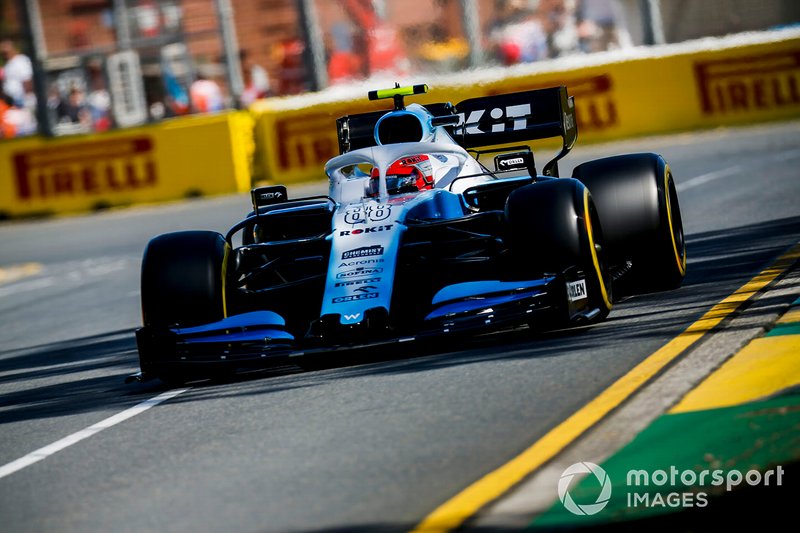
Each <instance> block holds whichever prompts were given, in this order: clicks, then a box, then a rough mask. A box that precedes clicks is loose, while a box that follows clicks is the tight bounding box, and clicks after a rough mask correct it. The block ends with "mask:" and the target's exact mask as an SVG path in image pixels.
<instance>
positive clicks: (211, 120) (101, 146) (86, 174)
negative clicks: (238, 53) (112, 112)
mask: <svg viewBox="0 0 800 533" xmlns="http://www.w3.org/2000/svg"><path fill="white" fill-rule="evenodd" d="M252 132H253V119H252V117H251V115H250V114H249V113H248V112H241V111H239V112H228V113H221V114H217V115H206V116H191V117H182V118H176V119H171V120H166V121H164V122H161V123H159V124H153V125H148V126H141V127H137V128H130V129H125V130H119V131H113V132H109V133H103V134H94V135H84V136H73V137H64V138H55V139H44V138H40V137H33V138H21V139H12V140H6V141H2V142H0V216H12V217H13V216H29V215H37V214H52V213H66V212H77V211H86V210H89V209H94V208H97V207H102V206H116V205H129V204H136V203H148V202H158V201H164V200H174V199H178V198H183V197H186V196H194V195H214V194H222V193H230V192H235V191H246V190H249V188H250V183H251V168H250V166H251V159H252V154H253V151H254V143H253V135H252Z"/></svg>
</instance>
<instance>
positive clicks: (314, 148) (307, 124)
mask: <svg viewBox="0 0 800 533" xmlns="http://www.w3.org/2000/svg"><path fill="white" fill-rule="evenodd" d="M275 134H276V141H277V145H278V146H277V148H278V168H279V169H280V170H284V171H285V170H290V169H295V168H314V169H317V170H318V169H320V168H322V166H323V165H324V164H325V163H326V162H327V161H328V159H330V158H332V157H334V156H335V155H338V153H339V141H338V140H337V138H336V119H335V118H331V116H330V115H329V114H327V113H319V114H317V113H315V114H311V115H306V116H295V117H292V118H288V119H278V121H277V122H276V124H275Z"/></svg>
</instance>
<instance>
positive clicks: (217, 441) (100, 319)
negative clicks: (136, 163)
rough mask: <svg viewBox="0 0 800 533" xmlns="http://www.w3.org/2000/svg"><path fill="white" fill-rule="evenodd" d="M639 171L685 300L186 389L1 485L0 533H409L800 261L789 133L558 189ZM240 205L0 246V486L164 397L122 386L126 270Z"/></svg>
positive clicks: (151, 389) (35, 224) (601, 150)
mask: <svg viewBox="0 0 800 533" xmlns="http://www.w3.org/2000/svg"><path fill="white" fill-rule="evenodd" d="M651 150H652V151H657V152H660V153H662V154H663V155H664V156H665V157H666V158H667V160H668V161H669V163H670V165H671V167H672V169H673V172H674V174H675V177H676V180H677V183H678V190H679V196H680V200H681V207H682V210H683V218H684V225H685V230H686V233H687V240H688V250H689V264H688V275H687V279H686V282H685V284H684V286H683V287H682V288H681V289H679V290H677V291H673V292H670V293H665V294H658V295H650V296H646V297H638V298H634V299H630V300H628V301H626V302H624V303H622V304H619V305H618V306H617V307H616V308H615V310H614V311H613V312H612V314H611V316H610V320H609V321H608V322H606V323H604V324H602V325H599V326H596V327H592V328H588V329H584V330H575V331H572V332H570V333H569V334H551V335H540V336H538V337H533V338H532V337H530V336H528V335H526V334H524V333H516V334H511V335H502V336H499V337H495V338H490V339H485V340H482V341H480V342H478V343H472V344H464V345H461V346H453V347H452V348H451V349H452V351H448V352H446V353H439V354H434V355H430V354H419V353H415V352H413V351H409V352H408V353H403V354H399V356H398V355H395V356H393V357H391V358H389V357H387V356H386V354H385V353H376V354H374V357H375V359H376V362H372V363H366V364H357V365H352V366H344V367H341V368H336V369H332V370H326V371H319V372H305V373H304V372H300V371H299V370H298V369H296V368H292V367H287V368H281V369H275V370H271V371H267V372H255V373H251V374H247V375H243V376H240V378H239V379H235V380H233V381H230V382H226V383H207V384H199V385H194V386H192V388H191V389H190V390H188V391H186V392H183V393H181V394H179V395H177V396H176V397H174V398H172V399H169V400H167V401H165V402H164V403H161V404H159V405H157V406H155V407H153V408H152V409H150V410H147V411H144V412H142V413H141V414H138V416H134V417H132V418H128V419H126V420H124V421H122V422H120V423H119V424H117V425H114V426H113V427H109V428H107V429H104V430H103V431H100V432H99V433H97V434H94V435H92V436H90V437H88V438H85V439H84V440H80V441H79V442H75V443H74V444H73V445H71V446H69V447H66V448H64V449H63V450H61V451H59V452H58V453H55V454H53V455H51V456H49V457H47V458H46V459H43V460H41V461H38V462H35V463H32V464H30V466H27V467H25V468H22V469H20V470H18V471H15V472H13V473H10V474H8V475H5V476H4V477H0V529H2V530H3V531H55V530H58V531H111V530H113V531H142V530H159V531H223V530H224V531H298V530H302V531H337V530H341V531H344V530H354V529H355V530H358V529H362V530H376V529H378V530H384V529H385V530H395V529H397V530H406V529H409V528H412V527H413V526H414V525H415V524H417V523H418V522H419V521H420V520H421V519H423V518H424V517H425V516H426V515H427V514H428V513H429V512H430V511H432V510H433V509H434V508H435V507H436V506H437V505H439V504H441V503H442V502H444V501H445V500H447V499H448V498H450V497H451V496H453V495H454V494H456V493H457V492H459V490H461V489H463V488H464V487H466V486H467V485H469V484H470V483H472V482H473V481H475V480H476V479H478V478H480V477H481V476H482V475H483V474H485V473H487V472H489V471H491V470H493V469H495V468H497V467H498V466H500V465H502V464H504V463H505V462H506V461H508V460H509V459H511V458H512V457H514V456H516V455H517V454H518V453H519V452H521V451H522V450H524V449H525V448H527V447H528V446H529V445H530V444H531V443H533V442H534V441H536V440H537V439H538V438H539V437H541V436H542V435H544V434H545V433H546V432H547V431H548V430H549V429H551V428H552V427H554V426H555V425H557V424H558V423H559V422H561V421H562V420H564V419H565V418H566V417H568V416H569V415H570V414H571V413H573V412H575V411H576V410H577V409H579V408H580V407H581V406H583V405H585V404H586V403H587V402H588V401H589V400H591V399H592V398H594V397H595V396H596V395H597V394H598V393H600V392H601V391H602V390H603V389H604V388H606V387H607V386H608V385H610V384H611V383H613V382H614V381H615V380H616V379H617V378H618V377H620V376H621V375H623V374H624V373H625V372H626V371H627V370H629V369H630V368H632V367H633V366H635V365H636V364H637V363H638V362H640V361H642V360H643V359H645V358H646V357H647V356H648V355H649V354H651V353H652V352H653V351H655V350H656V349H658V348H659V347H660V346H663V345H664V344H665V343H666V342H668V341H669V340H670V339H671V338H673V337H674V336H675V335H676V334H678V333H680V332H681V331H682V330H683V329H684V328H685V327H686V326H688V325H689V324H691V323H692V322H693V321H694V320H696V319H697V318H698V317H700V316H701V315H702V314H703V313H704V312H706V311H708V310H709V309H710V308H711V307H712V306H713V305H714V304H716V303H717V302H719V301H720V300H722V299H723V298H725V297H726V296H727V295H729V294H730V293H731V292H733V291H734V290H736V289H737V288H738V287H740V286H741V285H742V284H743V283H745V282H746V281H747V280H749V279H750V278H751V277H752V276H753V275H754V274H756V273H758V272H759V271H760V270H761V269H762V268H763V267H765V266H766V265H767V264H768V263H770V261H771V260H773V259H774V258H775V257H777V256H778V255H780V254H781V252H783V251H785V250H786V249H787V248H788V247H789V246H791V245H793V244H795V243H796V242H797V241H798V240H800V207H798V206H800V202H799V200H800V180H799V179H798V178H799V177H800V173H799V172H798V170H797V169H798V166H799V165H800V122H789V123H781V124H772V125H765V126H756V127H748V128H738V129H720V130H717V131H709V132H703V133H697V134H682V135H675V136H665V137H658V138H649V139H642V140H637V141H635V142H628V143H617V144H609V145H602V146H600V145H598V146H591V147H588V148H585V149H576V151H575V152H574V155H571V156H568V158H567V162H566V163H565V164H563V165H562V174H563V175H568V173H569V172H570V171H571V168H572V166H574V165H575V164H577V163H579V162H581V161H583V160H586V159H591V158H595V157H601V156H604V155H609V154H613V153H622V152H630V151H651ZM540 159H541V158H540ZM303 189H304V191H305V192H308V191H315V192H318V190H319V187H318V186H317V187H314V186H311V187H305V188H303ZM292 192H293V191H292V190H290V194H292ZM247 202H248V200H247V198H246V197H245V196H233V197H224V198H215V199H208V200H196V201H191V202H183V203H178V204H172V205H163V206H154V207H142V208H136V209H130V210H121V211H114V212H107V213H101V214H96V215H89V216H81V217H74V218H62V219H53V220H47V221H32V222H14V223H6V224H4V225H2V226H0V267H8V266H10V265H19V264H25V263H31V262H33V263H39V264H41V269H38V270H36V269H33V270H31V272H34V273H33V275H28V276H27V277H25V278H23V279H18V280H16V281H10V282H7V283H4V284H2V285H0V324H2V327H0V468H2V466H3V465H7V464H9V463H11V462H12V461H15V460H17V459H19V458H21V457H23V456H25V455H26V454H28V453H30V452H32V451H34V450H38V449H40V448H42V447H44V446H47V445H50V444H52V443H54V442H56V441H59V439H62V438H64V437H67V436H70V435H74V434H75V433H76V432H79V431H81V430H84V429H85V428H87V427H90V426H92V425H93V424H96V423H98V422H100V421H102V420H104V419H107V418H108V417H111V416H113V415H116V414H118V413H120V412H122V411H125V410H126V409H129V408H131V407H133V406H135V405H137V404H140V403H141V402H143V401H145V400H148V399H151V398H153V397H155V396H157V395H159V394H161V393H162V392H164V391H165V390H166V389H165V388H163V386H160V385H159V384H158V383H155V382H151V383H145V384H133V385H124V384H123V379H124V377H125V376H126V375H128V374H130V373H132V372H134V371H135V370H136V369H137V368H136V367H137V361H136V352H135V344H134V340H133V331H134V329H135V328H136V327H137V325H138V324H139V321H140V316H139V301H138V275H139V264H140V259H141V253H142V250H143V249H144V246H145V244H146V243H147V241H148V239H149V238H150V237H152V236H154V235H156V234H158V233H163V232H167V231H173V230H178V229H204V228H205V229H214V230H219V231H225V230H226V229H227V228H228V227H229V226H230V225H232V224H233V223H234V222H235V221H237V220H238V219H239V218H240V217H241V216H242V215H243V214H244V212H245V210H246V209H247Z"/></svg>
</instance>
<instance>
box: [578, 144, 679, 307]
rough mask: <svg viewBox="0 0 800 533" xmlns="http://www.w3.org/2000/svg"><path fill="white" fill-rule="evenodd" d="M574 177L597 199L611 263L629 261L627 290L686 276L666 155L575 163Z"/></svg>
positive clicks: (669, 285) (674, 283)
mask: <svg viewBox="0 0 800 533" xmlns="http://www.w3.org/2000/svg"><path fill="white" fill-rule="evenodd" d="M572 176H573V177H574V178H576V179H578V180H579V181H581V182H582V183H584V184H585V185H586V186H587V187H588V188H589V190H590V191H591V193H592V197H593V198H594V200H595V202H596V203H597V206H598V211H599V214H600V222H601V224H602V225H603V230H604V231H605V237H606V242H607V244H608V248H609V256H610V258H611V262H612V263H613V264H615V265H623V264H625V263H626V262H627V261H630V262H631V266H632V271H631V274H632V276H630V277H632V278H633V279H632V283H630V284H629V285H630V289H628V291H629V292H633V293H638V292H652V291H659V290H669V289H675V288H677V287H679V286H680V284H681V283H682V282H683V278H684V276H685V275H686V243H685V241H684V234H683V221H682V218H681V210H680V204H679V202H678V193H677V190H676V188H675V181H674V179H673V177H672V172H671V170H670V168H669V165H668V164H667V162H666V161H665V160H664V158H663V157H661V156H660V155H657V154H651V153H643V154H628V155H621V156H613V157H607V158H603V159H598V160H596V161H589V162H587V163H583V164H582V165H579V166H577V167H576V168H575V170H574V171H573V173H572ZM628 291H626V292H628Z"/></svg>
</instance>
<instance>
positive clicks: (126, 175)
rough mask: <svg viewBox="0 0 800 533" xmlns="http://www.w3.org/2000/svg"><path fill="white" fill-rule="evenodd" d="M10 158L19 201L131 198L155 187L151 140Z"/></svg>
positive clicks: (47, 150) (135, 139) (26, 153)
mask: <svg viewBox="0 0 800 533" xmlns="http://www.w3.org/2000/svg"><path fill="white" fill-rule="evenodd" d="M12 157H13V164H14V171H15V174H16V175H15V177H14V178H15V189H16V194H17V198H18V199H19V200H34V199H45V198H47V199H49V198H60V197H80V196H97V195H102V194H108V193H118V192H131V191H135V190H139V189H146V188H152V187H155V185H156V183H157V182H158V175H157V171H156V168H157V167H156V161H155V157H154V154H153V140H152V138H150V137H130V138H124V139H115V140H108V141H100V142H93V143H85V144H83V143H82V144H77V143H76V144H68V145H58V146H50V147H47V148H35V149H32V150H26V151H22V152H17V153H15V154H13V156H12Z"/></svg>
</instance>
